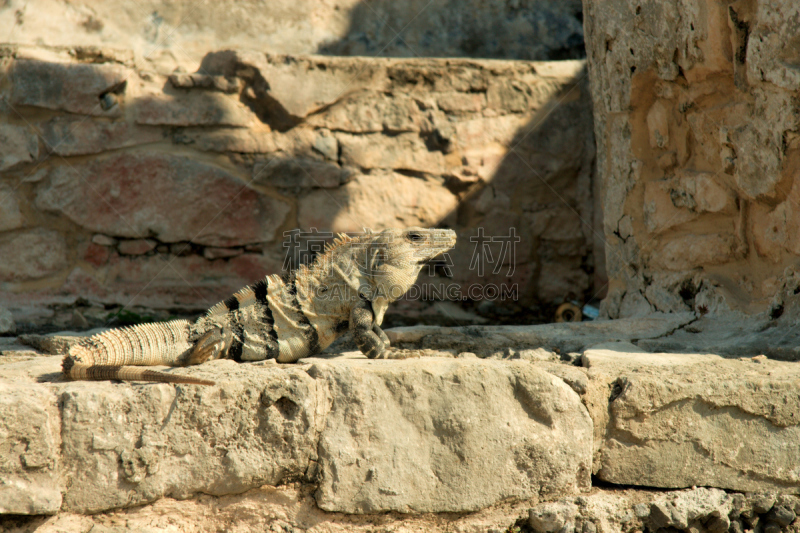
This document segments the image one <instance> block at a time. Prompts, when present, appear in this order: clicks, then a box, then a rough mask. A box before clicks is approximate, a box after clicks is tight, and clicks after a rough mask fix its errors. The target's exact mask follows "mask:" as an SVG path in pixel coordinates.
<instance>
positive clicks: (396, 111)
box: [307, 92, 426, 133]
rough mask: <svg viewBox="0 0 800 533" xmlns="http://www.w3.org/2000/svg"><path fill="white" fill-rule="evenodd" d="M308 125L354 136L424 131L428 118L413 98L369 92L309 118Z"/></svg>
mask: <svg viewBox="0 0 800 533" xmlns="http://www.w3.org/2000/svg"><path fill="white" fill-rule="evenodd" d="M307 123H308V124H311V125H312V126H317V127H325V128H329V129H331V130H334V131H345V132H350V133H379V132H382V131H386V130H388V131H392V132H401V131H420V130H421V129H422V128H423V127H424V125H425V124H426V117H425V114H424V113H423V111H422V110H421V109H420V107H419V104H418V103H417V101H416V100H415V99H413V98H410V97H408V96H406V95H403V94H394V95H388V94H385V93H377V94H376V93H373V92H369V93H365V94H364V93H359V94H356V95H348V97H346V98H343V99H342V100H341V101H339V102H336V103H335V104H333V105H332V106H331V107H330V108H328V109H326V110H325V111H322V112H320V113H316V114H314V115H312V116H311V117H309V118H308V121H307Z"/></svg>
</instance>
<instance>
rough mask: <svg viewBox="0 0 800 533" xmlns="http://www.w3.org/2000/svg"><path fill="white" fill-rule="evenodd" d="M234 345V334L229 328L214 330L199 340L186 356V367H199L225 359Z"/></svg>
mask: <svg viewBox="0 0 800 533" xmlns="http://www.w3.org/2000/svg"><path fill="white" fill-rule="evenodd" d="M231 344H233V333H231V331H230V330H229V329H227V328H221V327H220V328H212V329H210V330H208V331H207V332H205V333H204V334H203V336H202V337H200V338H199V339H197V342H195V344H194V346H193V347H192V349H191V350H189V353H188V354H187V355H186V359H185V360H184V361H185V362H184V364H185V365H187V366H188V365H199V364H201V363H205V362H206V361H211V360H213V359H223V358H225V357H226V356H227V355H228V350H229V349H230V347H231Z"/></svg>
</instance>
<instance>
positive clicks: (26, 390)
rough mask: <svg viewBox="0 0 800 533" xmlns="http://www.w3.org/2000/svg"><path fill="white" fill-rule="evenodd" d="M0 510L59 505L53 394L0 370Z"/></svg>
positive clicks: (44, 509) (46, 510)
mask: <svg viewBox="0 0 800 533" xmlns="http://www.w3.org/2000/svg"><path fill="white" fill-rule="evenodd" d="M0 398H2V400H0V451H1V452H2V453H0V514H53V513H55V512H57V511H58V510H59V509H60V508H61V492H62V490H63V484H62V481H61V480H60V479H59V466H60V464H59V463H60V446H61V437H60V431H61V419H60V417H59V412H58V407H57V398H56V395H55V394H53V393H52V392H50V391H48V390H46V389H45V388H44V387H31V386H30V385H28V386H26V385H21V384H15V383H12V382H9V381H7V380H5V379H2V376H0Z"/></svg>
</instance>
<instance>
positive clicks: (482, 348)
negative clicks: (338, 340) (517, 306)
mask: <svg viewBox="0 0 800 533" xmlns="http://www.w3.org/2000/svg"><path fill="white" fill-rule="evenodd" d="M692 320H694V315H693V314H692V313H680V314H678V313H676V314H672V315H658V314H655V315H653V316H650V317H647V318H635V319H626V320H596V321H592V322H576V323H570V322H562V323H553V324H538V325H533V326H464V327H458V328H440V327H438V326H410V327H401V328H391V329H387V330H386V334H387V335H388V336H389V340H391V341H392V344H393V345H398V346H402V347H405V346H409V347H410V346H413V347H422V348H431V349H449V348H452V349H457V350H460V351H471V352H475V353H477V354H479V355H484V356H486V355H489V354H491V353H493V352H494V351H497V350H502V349H503V348H508V347H510V348H514V349H528V348H540V347H541V348H545V349H550V350H552V349H553V348H557V349H559V350H560V351H561V352H564V353H568V352H577V351H579V350H582V349H583V348H585V347H587V346H591V345H594V344H598V343H601V342H614V341H629V340H631V339H647V338H657V337H661V336H663V335H666V334H668V333H670V332H671V331H673V330H675V329H677V328H679V327H681V326H683V325H685V324H688V323H689V322H691V321H692Z"/></svg>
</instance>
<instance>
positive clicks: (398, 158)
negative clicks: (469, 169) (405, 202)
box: [336, 133, 444, 174]
mask: <svg viewBox="0 0 800 533" xmlns="http://www.w3.org/2000/svg"><path fill="white" fill-rule="evenodd" d="M336 137H337V139H338V140H339V145H340V146H341V151H342V156H341V161H342V164H344V165H352V166H356V167H360V168H362V169H373V168H380V169H397V170H412V171H416V172H425V173H429V174H441V173H442V172H444V154H442V152H439V151H429V150H428V148H427V147H426V146H425V142H424V141H423V140H422V138H421V137H420V136H419V135H418V134H416V133H401V134H400V135H397V136H392V137H388V136H385V135H380V134H368V135H349V134H345V133H340V134H338V135H337V136H336Z"/></svg>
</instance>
